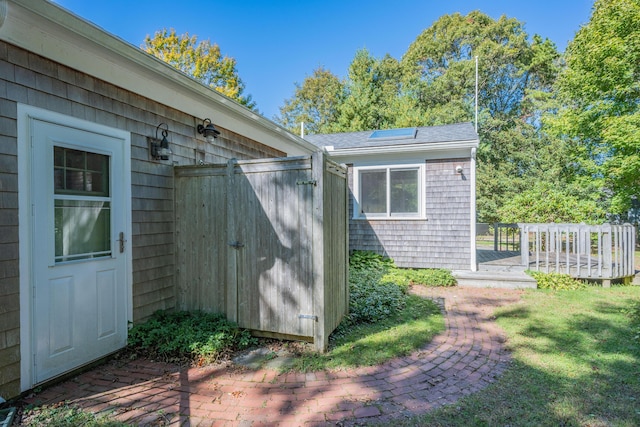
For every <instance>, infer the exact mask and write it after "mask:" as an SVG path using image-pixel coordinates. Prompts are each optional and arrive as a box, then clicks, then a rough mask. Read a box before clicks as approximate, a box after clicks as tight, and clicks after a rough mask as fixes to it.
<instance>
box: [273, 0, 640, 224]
mask: <svg viewBox="0 0 640 427" xmlns="http://www.w3.org/2000/svg"><path fill="white" fill-rule="evenodd" d="M639 10H640V0H597V1H596V4H595V6H594V11H593V16H592V18H591V21H590V22H589V24H587V25H586V26H585V27H583V28H582V29H581V30H580V31H579V32H578V33H577V34H576V37H575V40H574V41H573V42H571V43H570V45H569V47H568V50H567V54H566V58H565V57H562V56H561V55H560V54H559V52H558V51H557V48H556V46H555V45H554V44H553V43H552V42H551V41H550V40H548V39H544V38H542V37H540V36H539V35H533V36H529V34H527V32H526V31H525V28H524V24H523V23H522V22H521V21H519V20H517V19H515V18H508V17H506V16H502V17H500V18H498V19H493V18H491V17H489V16H487V15H485V14H484V13H482V12H479V11H474V12H471V13H469V14H467V15H462V14H460V13H454V14H451V15H444V16H442V17H440V18H439V19H438V20H436V21H435V22H434V23H433V24H432V25H431V26H429V27H428V28H427V29H425V30H424V31H423V32H422V33H421V34H420V35H418V37H417V38H416V40H415V41H414V42H413V43H412V44H411V45H410V46H409V48H408V49H407V51H406V52H405V54H404V55H403V56H402V58H401V60H399V61H397V60H395V59H394V58H392V57H390V56H389V55H386V56H385V57H383V58H382V59H378V58H375V57H373V56H372V55H371V54H370V53H369V52H368V51H366V50H361V51H358V52H356V54H355V57H354V59H353V61H352V63H351V65H350V67H349V70H348V76H347V78H346V79H345V80H344V81H343V82H341V83H340V85H339V86H338V85H334V86H331V85H323V84H321V82H320V81H318V82H317V84H316V86H315V87H316V91H315V92H313V93H312V94H311V95H310V94H309V93H306V92H304V91H296V94H295V95H294V97H293V98H292V99H291V100H288V103H289V104H297V103H299V104H304V105H307V107H305V108H307V109H308V110H310V109H313V106H314V105H316V106H317V105H323V104H318V103H317V101H316V100H318V99H321V100H323V101H326V103H325V104H324V105H323V107H322V108H318V109H317V111H319V112H320V113H319V114H318V117H320V119H319V120H318V123H319V124H320V125H319V126H316V127H311V126H309V129H313V130H312V131H313V132H319V133H329V132H348V131H358V130H372V129H384V128H394V127H395V128H397V127H409V126H428V125H438V124H448V123H456V122H465V121H472V120H473V119H474V102H475V57H476V56H478V57H479V79H478V89H479V93H478V104H479V130H478V132H479V136H480V147H479V149H478V153H477V158H478V171H477V195H478V197H477V207H478V220H480V221H483V222H495V221H509V222H511V221H516V222H521V221H529V220H531V221H533V220H535V221H538V220H540V221H542V220H544V221H592V222H600V221H602V219H603V218H604V212H605V211H606V212H608V213H619V212H622V211H623V210H624V209H626V208H627V207H628V206H629V204H630V202H631V201H633V200H634V199H636V198H637V196H638V191H639V190H638V188H640V185H639V184H640V112H639V111H640V35H639V34H640V30H639V27H640V12H639ZM331 76H333V75H331ZM559 76H560V77H559ZM333 79H334V80H335V81H339V80H338V78H337V77H335V76H333ZM306 83H307V82H306V81H305V84H306ZM325 87H327V88H330V89H329V90H330V94H328V95H327V96H323V94H324V92H325V90H324V88H325ZM329 90H328V91H329ZM327 100H328V101H327ZM327 105H330V107H327ZM285 107H286V106H285ZM290 111H293V113H292V114H287V115H285V114H284V113H285V112H287V113H288V112H290ZM282 112H283V117H284V119H283V120H282V122H283V123H285V124H286V125H287V126H289V127H290V125H291V124H293V123H298V122H299V118H300V117H305V118H310V117H311V116H310V115H304V114H302V113H301V112H299V111H294V110H285V109H283V110H282ZM556 116H557V117H556ZM305 121H306V120H305ZM522 206H526V208H522ZM610 207H611V208H610ZM609 208H610V209H609Z"/></svg>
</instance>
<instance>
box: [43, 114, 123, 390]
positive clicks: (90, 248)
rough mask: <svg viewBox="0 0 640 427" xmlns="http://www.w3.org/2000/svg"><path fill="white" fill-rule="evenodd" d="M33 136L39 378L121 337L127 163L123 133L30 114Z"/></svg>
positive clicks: (109, 348)
mask: <svg viewBox="0 0 640 427" xmlns="http://www.w3.org/2000/svg"><path fill="white" fill-rule="evenodd" d="M31 137H32V140H31V175H32V179H31V194H32V197H31V201H32V212H31V214H32V222H31V224H32V226H31V229H32V233H31V236H32V238H31V239H32V242H31V248H32V272H33V276H32V277H33V306H32V322H33V323H32V325H33V329H32V337H33V340H32V349H33V353H34V357H33V362H34V366H33V383H34V384H38V383H41V382H43V381H46V380H48V379H50V378H53V377H55V376H57V375H59V374H62V373H65V372H67V371H69V370H72V369H74V368H77V367H79V366H81V365H84V364H86V363H89V362H91V361H93V360H96V359H98V358H100V357H102V356H104V355H107V354H109V353H112V352H114V351H116V350H118V349H119V348H122V347H123V346H125V345H126V339H127V289H128V287H127V274H126V273H127V272H126V268H127V262H126V256H125V254H126V252H125V251H128V247H127V244H128V242H127V241H126V240H128V239H129V236H126V235H124V232H125V231H126V230H127V228H126V221H128V218H129V214H128V212H127V209H128V206H129V204H128V203H127V201H126V200H125V194H126V192H125V191H124V189H125V185H129V178H128V176H129V175H130V171H127V170H124V169H125V166H124V165H125V163H126V162H124V161H123V160H124V159H123V156H124V152H125V149H124V141H123V139H121V138H117V137H113V136H109V135H105V134H99V133H93V132H89V131H86V130H80V129H75V128H71V127H66V126H62V125H58V124H54V123H49V122H46V121H40V120H36V119H32V121H31ZM121 233H122V234H121Z"/></svg>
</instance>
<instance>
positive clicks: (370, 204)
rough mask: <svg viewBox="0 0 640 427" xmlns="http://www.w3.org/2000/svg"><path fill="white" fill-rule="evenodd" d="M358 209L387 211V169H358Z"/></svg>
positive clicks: (374, 211)
mask: <svg viewBox="0 0 640 427" xmlns="http://www.w3.org/2000/svg"><path fill="white" fill-rule="evenodd" d="M360 210H361V212H362V213H365V214H367V213H382V214H385V213H387V171H386V170H376V171H360Z"/></svg>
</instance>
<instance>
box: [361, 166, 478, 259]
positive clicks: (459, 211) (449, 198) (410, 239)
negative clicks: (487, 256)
mask: <svg viewBox="0 0 640 427" xmlns="http://www.w3.org/2000/svg"><path fill="white" fill-rule="evenodd" d="M458 165H461V166H462V167H463V173H462V176H461V175H460V174H457V173H455V168H456V166H458ZM469 167H470V165H469V160H468V159H467V160H464V161H462V160H461V159H454V160H428V161H427V162H426V168H425V193H426V197H425V212H426V217H427V220H426V221H424V220H408V221H402V220H363V219H353V197H351V198H350V202H349V205H350V206H349V218H350V223H349V234H350V239H349V249H350V250H370V251H374V252H377V253H380V254H382V255H385V256H388V257H390V258H393V259H394V261H395V262H396V264H397V265H398V266H399V267H413V268H448V269H462V270H467V269H469V264H470V262H471V259H470V197H471V194H470V185H469V180H468V179H463V176H464V177H468V176H469V175H470V173H469ZM349 188H350V189H351V192H352V193H353V169H352V168H349Z"/></svg>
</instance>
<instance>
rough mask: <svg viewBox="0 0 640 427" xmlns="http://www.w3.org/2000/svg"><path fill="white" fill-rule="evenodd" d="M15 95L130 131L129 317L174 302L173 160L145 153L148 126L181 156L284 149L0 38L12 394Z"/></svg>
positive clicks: (5, 328) (2, 354) (12, 386)
mask: <svg viewBox="0 0 640 427" xmlns="http://www.w3.org/2000/svg"><path fill="white" fill-rule="evenodd" d="M18 103H23V104H27V105H31V106H35V107H39V108H44V109H47V110H50V111H53V112H57V113H61V114H65V115H68V116H72V117H76V118H80V119H84V120H88V121H91V122H95V123H98V124H102V125H106V126H110V127H114V128H118V129H122V130H126V131H128V132H131V157H132V161H131V167H132V172H131V184H132V200H131V203H132V211H133V212H132V222H133V225H132V230H133V236H132V238H131V240H130V241H131V242H132V247H133V254H132V257H133V308H134V321H139V320H141V319H144V318H145V317H147V316H148V315H150V314H151V313H153V312H154V311H155V310H158V309H166V308H172V307H173V306H174V304H175V292H174V268H175V266H174V237H173V232H174V226H173V221H174V219H173V218H174V213H173V209H174V208H173V203H174V202H173V170H172V167H171V165H169V164H166V163H160V162H153V161H151V159H150V157H149V149H148V143H147V136H155V131H156V126H158V125H159V124H160V123H167V124H168V127H169V135H168V139H169V141H170V143H171V150H172V151H173V153H174V154H173V157H172V159H173V161H174V163H177V164H195V163H197V162H199V161H200V160H202V161H205V162H207V163H213V162H221V161H225V160H227V159H229V158H232V157H235V158H238V159H250V158H260V157H280V156H283V155H285V153H282V152H279V151H277V150H274V149H272V148H270V147H267V146H265V145H262V144H260V143H258V142H256V141H252V140H249V139H247V138H244V137H242V136H240V135H238V134H235V133H233V132H229V131H226V130H225V129H223V128H219V130H220V131H221V132H222V133H221V135H220V137H219V138H218V139H217V140H216V143H215V144H209V143H207V142H205V141H204V139H203V138H202V137H201V136H199V135H197V134H196V130H195V127H196V125H197V124H198V123H201V120H202V118H197V117H193V116H190V115H187V114H184V113H182V112H180V111H177V110H175V109H172V108H171V107H168V106H165V105H159V104H158V103H156V102H153V101H151V100H149V99H146V98H143V97H141V96H138V95H136V94H134V93H131V92H128V91H125V90H123V89H121V88H118V87H116V86H113V85H111V84H108V83H105V82H103V81H100V80H97V79H95V78H93V77H91V76H88V75H86V74H83V73H80V72H78V71H75V70H73V69H70V68H68V67H65V66H63V65H60V64H57V63H55V62H52V61H50V60H47V59H45V58H42V57H40V56H37V55H34V54H32V53H29V52H27V51H24V50H22V49H20V48H17V47H15V46H13V45H10V44H7V43H5V42H1V41H0V395H1V396H3V397H6V396H15V395H16V394H18V392H19V388H20V385H19V374H20V349H19V335H20V334H19V328H20V319H19V317H20V316H19V308H20V307H19V271H18V270H19V268H18V265H19V259H18V258H19V252H18V251H19V246H18V217H19V212H18V179H19V177H18V162H17V143H18V142H17V104H18ZM214 119H215V118H214ZM216 125H218V124H217V123H216ZM196 137H197V138H196ZM20 179H23V178H22V177H20Z"/></svg>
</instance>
